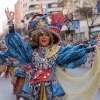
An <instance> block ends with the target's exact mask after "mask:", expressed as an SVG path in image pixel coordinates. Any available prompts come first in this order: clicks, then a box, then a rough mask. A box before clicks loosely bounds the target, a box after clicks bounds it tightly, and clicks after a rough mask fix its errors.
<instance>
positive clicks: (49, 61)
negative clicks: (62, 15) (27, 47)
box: [32, 51, 58, 70]
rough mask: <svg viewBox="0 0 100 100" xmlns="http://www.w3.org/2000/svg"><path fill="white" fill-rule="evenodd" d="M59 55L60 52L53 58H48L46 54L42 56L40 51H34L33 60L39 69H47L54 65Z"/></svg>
mask: <svg viewBox="0 0 100 100" xmlns="http://www.w3.org/2000/svg"><path fill="white" fill-rule="evenodd" d="M57 56H58V54H55V55H54V56H53V57H51V58H46V57H45V56H42V55H41V54H40V53H39V51H34V53H33V57H32V62H33V64H34V66H35V67H36V68H37V69H45V70H47V69H48V68H51V67H52V66H53V65H54V63H55V61H56V59H57Z"/></svg>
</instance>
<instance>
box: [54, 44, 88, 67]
mask: <svg viewBox="0 0 100 100" xmlns="http://www.w3.org/2000/svg"><path fill="white" fill-rule="evenodd" d="M86 61H87V52H86V50H85V48H84V45H77V46H66V47H63V46H62V47H61V48H60V51H59V54H58V58H57V60H56V62H57V64H58V65H60V66H62V67H64V68H76V67H79V66H80V65H82V64H83V63H85V62H86Z"/></svg>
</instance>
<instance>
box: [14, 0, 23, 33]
mask: <svg viewBox="0 0 100 100" xmlns="http://www.w3.org/2000/svg"><path fill="white" fill-rule="evenodd" d="M14 10H15V18H14V23H15V28H16V30H17V31H18V32H19V33H20V34H21V31H22V23H21V3H20V0H17V2H16V4H15V5H14Z"/></svg>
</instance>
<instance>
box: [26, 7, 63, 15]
mask: <svg viewBox="0 0 100 100" xmlns="http://www.w3.org/2000/svg"><path fill="white" fill-rule="evenodd" d="M54 11H55V12H56V11H63V7H55V8H49V9H48V12H54ZM39 12H40V9H30V10H29V11H27V12H26V14H31V13H39Z"/></svg>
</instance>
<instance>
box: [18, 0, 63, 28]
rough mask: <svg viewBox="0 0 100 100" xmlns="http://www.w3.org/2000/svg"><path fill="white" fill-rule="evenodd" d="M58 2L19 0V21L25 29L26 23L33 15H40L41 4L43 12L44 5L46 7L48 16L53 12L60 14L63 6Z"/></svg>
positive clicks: (55, 0)
mask: <svg viewBox="0 0 100 100" xmlns="http://www.w3.org/2000/svg"><path fill="white" fill-rule="evenodd" d="M58 1H59V0H20V3H21V19H22V20H23V21H24V22H23V27H25V28H26V29H27V26H28V22H29V20H30V19H31V18H32V16H33V14H35V13H42V12H41V10H40V5H41V4H42V7H43V9H44V10H45V8H46V5H48V14H51V13H53V12H62V11H63V4H61V3H59V2H58Z"/></svg>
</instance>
